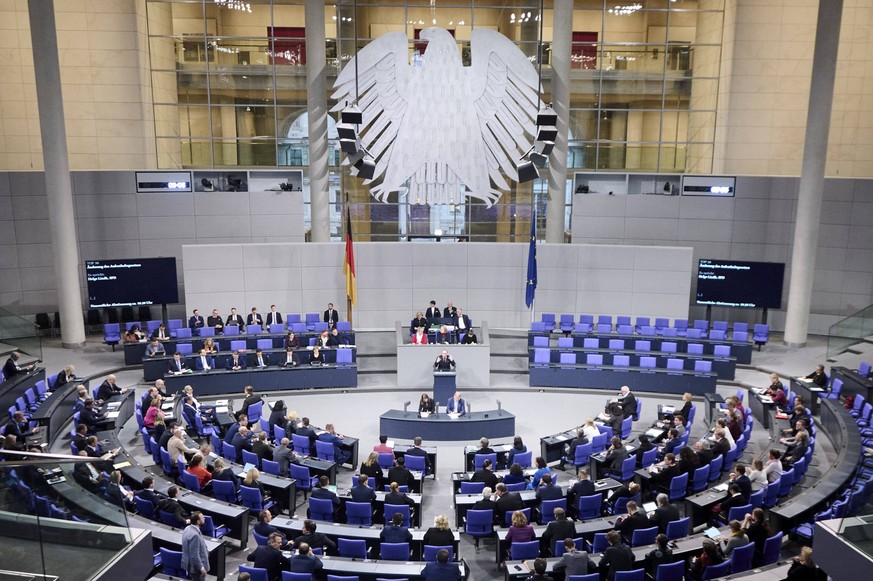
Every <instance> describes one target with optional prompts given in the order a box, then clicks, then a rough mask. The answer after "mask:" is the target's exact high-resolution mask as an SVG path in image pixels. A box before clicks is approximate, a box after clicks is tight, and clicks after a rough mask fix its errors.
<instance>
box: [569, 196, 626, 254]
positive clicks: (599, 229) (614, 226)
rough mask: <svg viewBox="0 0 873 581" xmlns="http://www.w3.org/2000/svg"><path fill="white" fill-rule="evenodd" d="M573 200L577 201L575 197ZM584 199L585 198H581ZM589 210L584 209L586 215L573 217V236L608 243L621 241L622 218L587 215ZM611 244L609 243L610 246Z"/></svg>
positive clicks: (622, 233)
mask: <svg viewBox="0 0 873 581" xmlns="http://www.w3.org/2000/svg"><path fill="white" fill-rule="evenodd" d="M575 199H579V196H576V198H575ZM583 199H585V198H583ZM590 211H591V209H590V208H586V213H584V214H582V215H579V216H576V215H575V214H574V216H573V236H574V238H578V237H579V236H585V237H586V238H587V237H589V236H590V237H592V238H604V239H607V240H610V241H613V240H614V241H619V242H620V241H621V240H622V239H623V238H624V220H625V218H624V217H623V216H621V217H615V216H602V217H601V216H597V215H596V214H591V213H588V212H590ZM612 243H613V242H609V244H612Z"/></svg>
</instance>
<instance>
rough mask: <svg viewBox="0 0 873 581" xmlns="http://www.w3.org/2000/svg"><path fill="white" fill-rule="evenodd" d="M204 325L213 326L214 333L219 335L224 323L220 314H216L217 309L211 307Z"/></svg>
mask: <svg viewBox="0 0 873 581" xmlns="http://www.w3.org/2000/svg"><path fill="white" fill-rule="evenodd" d="M206 326H207V327H214V328H215V334H216V335H221V332H222V331H223V330H224V324H223V323H222V320H221V315H219V314H218V309H212V314H211V315H209V316H208V317H206Z"/></svg>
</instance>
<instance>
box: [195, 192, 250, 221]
mask: <svg viewBox="0 0 873 581" xmlns="http://www.w3.org/2000/svg"><path fill="white" fill-rule="evenodd" d="M248 208H249V194H248V192H194V213H195V214H196V215H197V216H240V215H245V214H247V213H248V212H247V210H248Z"/></svg>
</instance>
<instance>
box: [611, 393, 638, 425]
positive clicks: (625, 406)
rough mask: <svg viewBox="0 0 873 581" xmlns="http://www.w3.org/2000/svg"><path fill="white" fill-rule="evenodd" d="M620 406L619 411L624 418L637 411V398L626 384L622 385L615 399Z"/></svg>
mask: <svg viewBox="0 0 873 581" xmlns="http://www.w3.org/2000/svg"><path fill="white" fill-rule="evenodd" d="M615 401H616V402H618V404H619V405H620V406H621V413H622V416H624V418H625V419H627V418H629V417H631V416H632V415H634V414H635V413H637V398H636V397H635V396H634V394H633V393H631V390H630V388H629V387H628V386H626V385H624V386H622V388H621V391H620V392H619V396H618V398H617V399H616V400H615Z"/></svg>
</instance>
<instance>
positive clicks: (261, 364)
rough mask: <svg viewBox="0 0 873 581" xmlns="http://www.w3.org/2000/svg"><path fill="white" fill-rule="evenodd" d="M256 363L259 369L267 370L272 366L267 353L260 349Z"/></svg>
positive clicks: (256, 355)
mask: <svg viewBox="0 0 873 581" xmlns="http://www.w3.org/2000/svg"><path fill="white" fill-rule="evenodd" d="M254 363H255V367H256V368H257V369H265V368H267V367H269V366H270V358H269V357H268V356H267V354H266V353H264V352H263V351H261V350H260V349H258V350H257V351H255V358H254Z"/></svg>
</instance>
